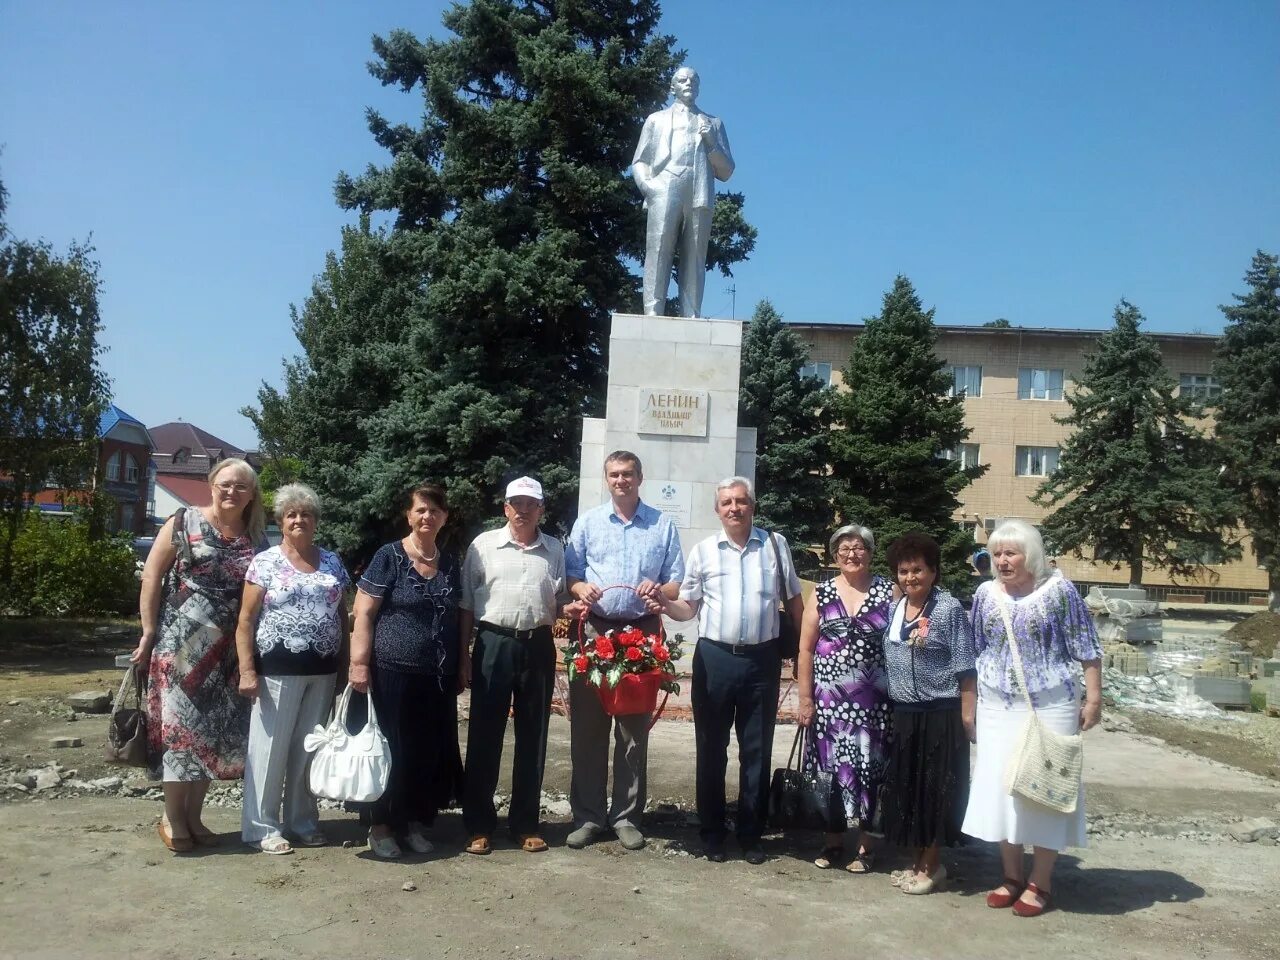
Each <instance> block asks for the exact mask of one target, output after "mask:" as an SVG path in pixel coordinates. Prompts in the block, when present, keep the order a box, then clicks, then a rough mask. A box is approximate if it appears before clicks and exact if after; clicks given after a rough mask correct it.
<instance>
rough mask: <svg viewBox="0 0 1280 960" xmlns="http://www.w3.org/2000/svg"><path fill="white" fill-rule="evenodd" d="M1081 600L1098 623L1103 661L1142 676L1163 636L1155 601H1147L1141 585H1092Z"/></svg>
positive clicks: (1157, 606)
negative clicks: (1087, 593) (1083, 600)
mask: <svg viewBox="0 0 1280 960" xmlns="http://www.w3.org/2000/svg"><path fill="white" fill-rule="evenodd" d="M1085 603H1086V604H1087V605H1088V607H1089V609H1090V610H1091V611H1092V612H1093V615H1094V623H1095V624H1097V627H1098V639H1099V640H1101V641H1102V651H1103V665H1104V666H1108V667H1114V668H1115V669H1117V670H1120V671H1121V672H1123V673H1127V674H1129V675H1131V676H1146V675H1147V674H1148V673H1149V672H1150V666H1151V655H1152V654H1153V653H1155V651H1156V650H1157V649H1158V648H1157V647H1156V646H1155V644H1157V643H1159V642H1160V641H1161V640H1162V639H1163V638H1164V628H1163V625H1162V623H1161V620H1160V616H1159V612H1160V609H1159V605H1158V604H1156V603H1152V602H1150V601H1148V600H1147V591H1146V590H1143V589H1142V588H1141V587H1094V588H1093V589H1091V590H1090V591H1089V595H1088V596H1087V597H1086V598H1085Z"/></svg>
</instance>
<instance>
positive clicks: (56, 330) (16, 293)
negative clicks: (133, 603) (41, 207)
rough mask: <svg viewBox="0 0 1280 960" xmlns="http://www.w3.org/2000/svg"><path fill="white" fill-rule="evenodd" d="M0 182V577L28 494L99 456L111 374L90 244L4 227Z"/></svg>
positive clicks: (86, 468) (82, 477)
mask: <svg viewBox="0 0 1280 960" xmlns="http://www.w3.org/2000/svg"><path fill="white" fill-rule="evenodd" d="M7 197H8V194H7V192H6V191H5V188H4V184H3V183H0V477H3V478H4V480H3V482H0V518H3V522H4V524H5V527H6V530H5V533H4V534H3V535H0V585H3V584H6V583H7V582H8V580H9V576H10V574H11V571H12V569H13V564H12V561H13V553H12V550H13V544H14V540H15V539H16V537H17V532H18V526H19V521H20V520H21V517H22V514H23V512H24V511H25V509H26V506H27V501H28V498H29V497H30V496H31V495H32V494H34V493H35V492H36V491H37V490H42V489H44V487H45V485H46V483H47V482H48V481H49V480H53V481H54V482H55V483H57V484H58V485H59V486H60V487H62V488H64V489H70V490H80V489H84V488H85V486H86V485H87V481H88V479H89V478H90V477H91V476H92V474H93V471H94V468H95V464H96V463H97V458H98V443H97V440H98V418H99V416H100V415H101V413H102V410H103V408H104V407H105V406H106V404H107V402H108V400H109V384H108V381H107V378H106V375H105V374H104V373H103V372H102V368H101V367H100V366H99V364H98V357H99V356H100V355H101V353H102V347H101V345H100V344H99V343H98V333H99V332H100V331H101V329H102V324H101V321H100V319H99V315H98V289H99V282H98V263H97V261H96V260H94V258H93V247H92V246H90V245H89V244H87V243H73V244H72V245H71V247H70V249H69V250H68V251H67V253H66V255H65V256H62V255H60V254H58V253H57V252H56V251H55V250H54V249H53V247H52V246H51V245H50V244H49V243H48V242H46V241H44V240H23V239H20V238H18V237H14V236H12V235H10V233H9V231H8V228H7V226H6V224H5V222H4V210H5V203H6V200H7Z"/></svg>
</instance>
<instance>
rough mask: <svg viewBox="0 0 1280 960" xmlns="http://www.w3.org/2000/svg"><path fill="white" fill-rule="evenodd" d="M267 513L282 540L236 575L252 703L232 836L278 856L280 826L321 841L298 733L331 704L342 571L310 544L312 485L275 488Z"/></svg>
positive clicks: (341, 630) (315, 517)
mask: <svg viewBox="0 0 1280 960" xmlns="http://www.w3.org/2000/svg"><path fill="white" fill-rule="evenodd" d="M275 515H276V522H277V523H278V524H280V531H281V533H282V534H283V535H284V539H283V540H282V541H281V543H280V546H278V547H272V548H271V549H269V550H264V551H263V552H262V553H260V554H258V555H257V556H256V557H254V558H253V562H252V563H251V564H250V565H249V570H248V572H247V573H246V574H245V587H244V601H243V602H242V604H241V606H240V627H239V629H238V630H237V631H236V650H237V653H238V654H239V658H240V693H241V695H242V696H244V697H247V698H248V699H249V700H252V701H253V714H252V717H251V718H250V722H249V749H248V753H247V756H246V758H245V771H244V808H243V811H242V813H241V817H240V836H241V838H242V839H243V840H244V842H245V843H247V844H249V845H250V846H253V847H257V848H258V849H259V850H261V851H262V852H263V853H274V854H282V853H292V852H293V845H292V844H291V843H290V842H289V839H288V838H287V837H286V834H287V835H288V837H291V838H292V840H293V843H297V844H299V845H301V846H305V847H320V846H324V843H325V836H324V834H323V833H321V832H320V815H319V811H318V810H317V809H316V800H315V797H313V796H312V795H311V791H310V789H309V788H308V787H307V779H306V770H307V751H306V748H305V747H304V746H303V743H302V741H303V739H304V738H305V737H306V735H307V734H308V733H310V732H311V731H312V729H314V727H315V726H316V724H319V723H323V722H324V719H325V716H326V714H328V712H329V707H330V705H331V704H332V703H333V686H334V678H335V676H336V674H337V670H338V650H339V648H340V647H341V646H342V640H343V638H344V637H345V636H346V634H347V608H346V604H345V603H343V591H344V590H346V588H347V586H348V585H349V584H350V577H348V576H347V571H346V569H345V568H344V567H343V566H342V561H341V560H339V559H338V557H337V555H336V554H333V553H330V552H329V551H328V550H322V549H321V548H320V547H318V546H316V543H315V536H316V523H317V522H318V521H319V519H320V498H319V497H317V496H316V494H315V491H314V490H312V489H311V488H310V487H307V486H304V485H302V484H300V483H291V484H288V485H287V486H283V487H281V488H280V489H279V490H277V491H276V498H275ZM282 801H283V804H284V816H283V822H282V818H281V812H280V806H281V802H282Z"/></svg>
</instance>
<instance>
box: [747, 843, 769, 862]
mask: <svg viewBox="0 0 1280 960" xmlns="http://www.w3.org/2000/svg"><path fill="white" fill-rule="evenodd" d="M742 859H743V860H745V861H747V863H749V864H751V865H752V866H753V867H758V866H760V864H762V863H764V862H765V860H766V859H767V858H766V857H765V855H764V849H763V848H762V847H761V846H760V844H758V843H753V844H750V845H748V846H746V847H743V848H742Z"/></svg>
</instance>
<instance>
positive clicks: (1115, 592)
mask: <svg viewBox="0 0 1280 960" xmlns="http://www.w3.org/2000/svg"><path fill="white" fill-rule="evenodd" d="M1098 592H1099V593H1101V594H1102V595H1103V596H1104V597H1109V598H1110V599H1112V600H1128V601H1130V602H1131V603H1143V602H1145V601H1146V599H1147V591H1146V590H1144V589H1143V588H1142V587H1099V588H1098Z"/></svg>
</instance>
